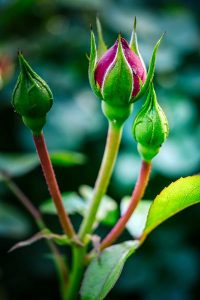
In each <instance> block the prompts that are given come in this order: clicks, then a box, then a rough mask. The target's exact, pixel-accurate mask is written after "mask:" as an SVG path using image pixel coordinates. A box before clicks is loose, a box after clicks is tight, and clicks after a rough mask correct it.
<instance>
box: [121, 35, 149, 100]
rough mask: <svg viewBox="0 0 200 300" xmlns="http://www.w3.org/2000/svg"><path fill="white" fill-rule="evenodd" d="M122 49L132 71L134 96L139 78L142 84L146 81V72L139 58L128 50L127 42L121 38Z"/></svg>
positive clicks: (136, 92)
mask: <svg viewBox="0 0 200 300" xmlns="http://www.w3.org/2000/svg"><path fill="white" fill-rule="evenodd" d="M121 43H122V48H123V50H124V55H125V57H126V59H127V61H128V63H129V65H130V67H131V69H132V71H133V77H134V81H133V93H132V96H136V95H137V94H138V92H139V91H140V82H139V78H140V79H141V80H142V82H143V83H144V82H145V80H146V70H145V68H144V67H143V64H142V62H141V60H140V58H139V57H138V56H137V55H136V54H135V53H134V52H133V51H132V50H131V49H130V47H129V45H128V43H127V41H126V40H125V39H124V38H121Z"/></svg>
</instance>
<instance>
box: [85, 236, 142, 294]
mask: <svg viewBox="0 0 200 300" xmlns="http://www.w3.org/2000/svg"><path fill="white" fill-rule="evenodd" d="M137 246H138V242H136V241H127V242H124V243H121V244H117V245H114V246H111V247H109V248H107V249H105V250H104V251H103V252H102V253H101V255H100V256H99V257H97V258H94V259H93V260H92V261H91V263H90V265H89V266H88V268H87V270H86V272H85V275H84V279H83V283H82V286H81V299H82V300H102V299H104V298H105V297H106V295H107V294H108V293H109V291H110V290H111V289H112V287H113V286H114V284H115V283H116V281H117V279H118V278H119V276H120V274H121V271H122V269H123V266H124V264H125V262H126V260H127V259H128V257H129V256H130V255H131V254H132V253H133V252H134V251H135V250H136V248H137Z"/></svg>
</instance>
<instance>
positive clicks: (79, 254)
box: [66, 246, 87, 300]
mask: <svg viewBox="0 0 200 300" xmlns="http://www.w3.org/2000/svg"><path fill="white" fill-rule="evenodd" d="M86 250H87V248H86V247H82V248H78V247H77V246H74V247H73V249H72V254H73V266H72V273H71V276H70V282H69V290H68V293H67V298H66V300H75V299H76V298H77V295H78V292H79V288H80V282H81V279H82V275H83V271H84V257H85V254H86Z"/></svg>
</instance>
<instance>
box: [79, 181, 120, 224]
mask: <svg viewBox="0 0 200 300" xmlns="http://www.w3.org/2000/svg"><path fill="white" fill-rule="evenodd" d="M79 193H80V195H81V196H82V197H83V198H84V199H85V200H86V201H87V202H86V203H87V207H88V206H89V204H90V201H91V199H92V195H93V188H91V187H90V186H88V185H82V186H80V188H79ZM117 217H118V211H117V203H116V202H115V200H113V199H112V198H110V197H109V196H107V195H105V196H104V197H103V199H102V200H101V204H100V206H99V209H98V213H97V217H96V220H97V221H98V222H102V223H104V224H106V225H111V226H112V225H113V224H115V223H116V221H117Z"/></svg>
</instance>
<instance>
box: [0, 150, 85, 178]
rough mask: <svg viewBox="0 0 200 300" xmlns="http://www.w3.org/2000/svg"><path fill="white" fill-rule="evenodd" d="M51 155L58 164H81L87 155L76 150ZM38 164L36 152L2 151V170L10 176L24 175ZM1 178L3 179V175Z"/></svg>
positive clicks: (0, 155)
mask: <svg viewBox="0 0 200 300" xmlns="http://www.w3.org/2000/svg"><path fill="white" fill-rule="evenodd" d="M50 157H51V160H52V163H53V164H54V165H58V166H72V165H79V164H83V163H84V162H85V156H84V155H82V154H80V153H76V152H67V151H61V152H51V153H50ZM38 165H39V159H38V156H37V154H36V153H29V154H17V153H9V154H8V153H0V170H2V171H5V172H6V173H8V174H9V175H10V176H21V175H24V174H26V173H28V172H30V171H32V170H33V169H34V168H36V167H37V166H38ZM0 180H2V177H1V176H0Z"/></svg>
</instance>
